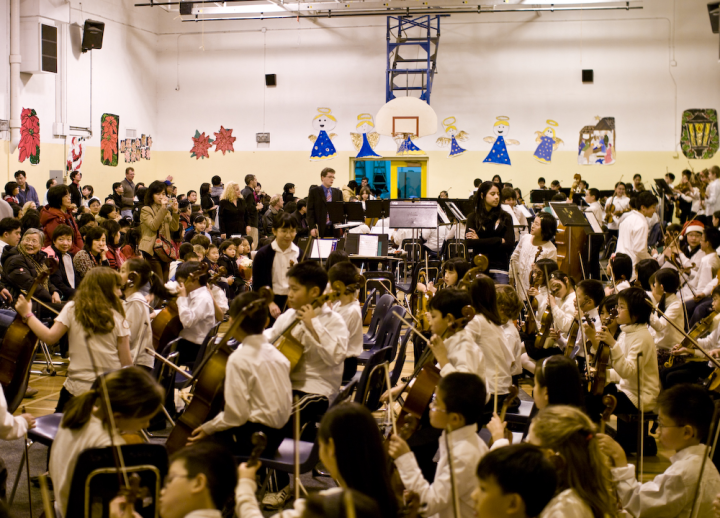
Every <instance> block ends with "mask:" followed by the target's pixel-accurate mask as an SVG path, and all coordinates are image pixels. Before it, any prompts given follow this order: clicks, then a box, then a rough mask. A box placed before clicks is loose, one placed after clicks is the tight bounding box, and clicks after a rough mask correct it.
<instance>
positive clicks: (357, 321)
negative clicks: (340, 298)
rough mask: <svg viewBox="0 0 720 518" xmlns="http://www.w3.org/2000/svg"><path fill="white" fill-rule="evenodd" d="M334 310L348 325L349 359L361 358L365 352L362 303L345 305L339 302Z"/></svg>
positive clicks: (355, 301) (355, 302)
mask: <svg viewBox="0 0 720 518" xmlns="http://www.w3.org/2000/svg"><path fill="white" fill-rule="evenodd" d="M332 309H333V311H335V312H336V313H337V314H338V315H340V316H341V317H342V318H343V320H344V321H345V324H346V325H347V330H348V349H347V357H348V358H356V357H358V356H360V355H361V354H362V352H363V326H362V324H363V322H362V309H361V308H360V302H358V301H357V300H353V301H352V302H351V303H350V304H345V305H342V304H341V303H340V302H337V303H336V304H335V305H334V306H333V308H332Z"/></svg>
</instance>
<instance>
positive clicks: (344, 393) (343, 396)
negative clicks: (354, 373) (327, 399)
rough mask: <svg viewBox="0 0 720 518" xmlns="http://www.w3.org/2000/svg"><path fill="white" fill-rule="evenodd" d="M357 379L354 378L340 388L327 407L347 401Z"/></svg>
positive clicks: (355, 386) (355, 385)
mask: <svg viewBox="0 0 720 518" xmlns="http://www.w3.org/2000/svg"><path fill="white" fill-rule="evenodd" d="M357 384H358V380H357V379H354V380H352V381H351V382H350V383H348V384H347V385H345V386H344V387H343V388H342V390H340V392H339V393H338V395H337V396H335V399H333V400H332V402H331V403H330V406H329V407H328V408H332V407H334V406H337V405H339V404H340V403H342V402H344V401H347V400H348V399H350V396H351V395H352V393H353V391H354V390H355V389H356V388H357Z"/></svg>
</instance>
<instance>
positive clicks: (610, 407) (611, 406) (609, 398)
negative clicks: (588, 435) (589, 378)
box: [600, 394, 617, 433]
mask: <svg viewBox="0 0 720 518" xmlns="http://www.w3.org/2000/svg"><path fill="white" fill-rule="evenodd" d="M602 404H603V406H604V407H605V409H604V410H603V413H602V417H601V418H600V433H605V424H607V423H609V422H610V416H611V415H612V413H613V412H614V411H615V407H617V398H616V397H615V396H613V395H611V394H607V395H605V396H603V398H602Z"/></svg>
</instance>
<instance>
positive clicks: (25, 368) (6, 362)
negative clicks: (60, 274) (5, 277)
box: [0, 258, 58, 413]
mask: <svg viewBox="0 0 720 518" xmlns="http://www.w3.org/2000/svg"><path fill="white" fill-rule="evenodd" d="M57 266H58V265H57V263H56V262H55V261H54V260H52V259H49V258H48V259H46V261H45V270H44V271H39V272H38V274H37V277H36V278H35V281H33V284H32V286H31V287H30V291H28V293H27V295H26V297H25V298H27V299H28V300H31V299H33V295H34V294H35V290H37V288H38V286H40V285H41V284H43V283H44V282H45V280H46V279H47V278H49V277H50V275H52V273H53V272H54V271H55V270H56V269H57ZM37 343H38V339H37V337H36V336H35V333H33V332H32V331H31V330H30V328H29V327H28V325H27V324H26V323H24V322H23V317H22V315H15V319H14V320H13V321H12V324H10V327H8V329H7V331H6V332H5V337H4V338H3V340H2V343H0V384H1V385H2V388H3V392H5V398H6V399H7V404H8V412H10V413H12V412H14V411H15V410H17V409H18V407H19V406H20V403H21V402H22V399H23V396H24V395H25V390H26V389H27V383H28V379H29V377H30V367H31V366H32V361H33V358H34V357H35V348H36V347H37Z"/></svg>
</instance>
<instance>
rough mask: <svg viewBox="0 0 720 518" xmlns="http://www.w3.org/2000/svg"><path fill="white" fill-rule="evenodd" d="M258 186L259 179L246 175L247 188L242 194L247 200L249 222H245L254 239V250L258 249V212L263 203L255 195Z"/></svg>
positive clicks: (246, 207)
mask: <svg viewBox="0 0 720 518" xmlns="http://www.w3.org/2000/svg"><path fill="white" fill-rule="evenodd" d="M256 185H257V178H255V175H254V174H246V175H245V188H244V189H243V190H242V191H241V192H240V194H242V197H243V198H244V199H245V209H246V210H247V221H246V222H245V223H246V224H247V226H248V227H250V237H252V240H253V243H252V249H253V250H256V249H257V248H258V238H259V235H258V223H259V218H258V210H260V209H262V203H261V202H260V200H259V199H258V196H257V194H255V186H256Z"/></svg>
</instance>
